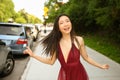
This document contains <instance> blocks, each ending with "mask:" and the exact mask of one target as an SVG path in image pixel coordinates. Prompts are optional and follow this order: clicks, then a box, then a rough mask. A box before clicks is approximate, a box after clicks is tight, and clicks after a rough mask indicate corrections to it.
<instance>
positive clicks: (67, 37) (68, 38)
mask: <svg viewBox="0 0 120 80" xmlns="http://www.w3.org/2000/svg"><path fill="white" fill-rule="evenodd" d="M62 39H63V40H71V36H70V34H67V35H63V36H62Z"/></svg>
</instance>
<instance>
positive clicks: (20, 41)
mask: <svg viewBox="0 0 120 80" xmlns="http://www.w3.org/2000/svg"><path fill="white" fill-rule="evenodd" d="M27 43H28V40H27V39H18V40H17V42H16V44H27Z"/></svg>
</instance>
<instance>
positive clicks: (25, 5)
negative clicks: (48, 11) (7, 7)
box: [12, 0, 46, 20]
mask: <svg viewBox="0 0 120 80" xmlns="http://www.w3.org/2000/svg"><path fill="white" fill-rule="evenodd" d="M12 1H13V3H14V6H15V8H14V9H15V11H16V12H18V11H19V10H21V9H25V11H26V12H27V13H29V14H31V15H34V16H36V17H38V18H39V19H41V20H42V19H43V12H44V11H43V8H44V2H45V1H46V0H12Z"/></svg>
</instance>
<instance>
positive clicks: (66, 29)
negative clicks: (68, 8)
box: [58, 16, 72, 34]
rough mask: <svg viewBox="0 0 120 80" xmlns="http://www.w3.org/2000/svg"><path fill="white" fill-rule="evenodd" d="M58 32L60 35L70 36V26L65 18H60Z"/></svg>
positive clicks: (69, 22)
mask: <svg viewBox="0 0 120 80" xmlns="http://www.w3.org/2000/svg"><path fill="white" fill-rule="evenodd" d="M58 25H59V30H60V32H61V33H62V34H70V32H71V29H72V24H71V21H70V19H69V18H68V17H67V16H61V17H60V18H59V21H58Z"/></svg>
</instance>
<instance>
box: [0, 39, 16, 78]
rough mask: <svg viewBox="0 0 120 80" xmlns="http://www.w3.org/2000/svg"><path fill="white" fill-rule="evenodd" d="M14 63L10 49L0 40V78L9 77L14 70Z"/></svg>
mask: <svg viewBox="0 0 120 80" xmlns="http://www.w3.org/2000/svg"><path fill="white" fill-rule="evenodd" d="M14 65H15V61H14V58H13V55H12V53H11V52H10V48H9V47H8V46H6V44H5V43H4V42H2V41H1V40H0V77H5V76H7V75H9V74H10V73H11V72H12V71H13V69H14Z"/></svg>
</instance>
